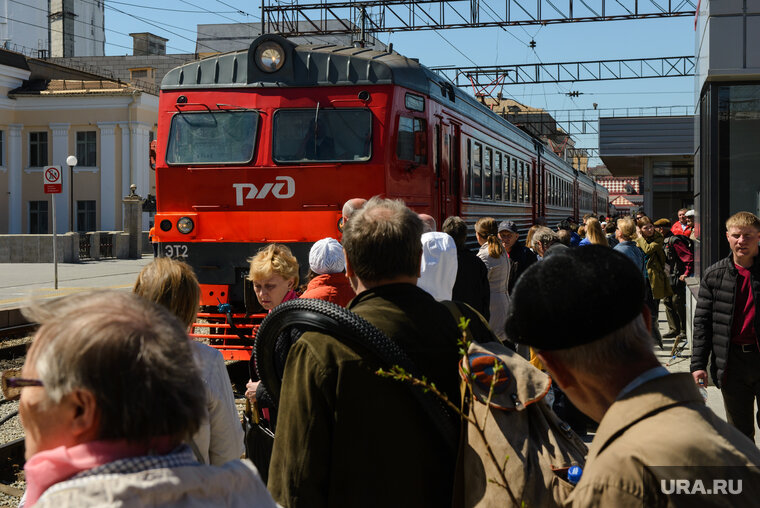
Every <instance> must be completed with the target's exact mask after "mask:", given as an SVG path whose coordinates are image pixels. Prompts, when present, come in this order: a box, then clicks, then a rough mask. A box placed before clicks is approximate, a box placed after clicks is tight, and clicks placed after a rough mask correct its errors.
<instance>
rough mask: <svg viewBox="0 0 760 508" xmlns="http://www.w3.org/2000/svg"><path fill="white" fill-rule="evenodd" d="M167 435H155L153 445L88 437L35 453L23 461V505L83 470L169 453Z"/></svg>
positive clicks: (32, 502)
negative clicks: (144, 456)
mask: <svg viewBox="0 0 760 508" xmlns="http://www.w3.org/2000/svg"><path fill="white" fill-rule="evenodd" d="M171 442H172V441H171V440H170V439H169V438H166V437H164V438H158V439H155V440H154V441H153V446H150V445H145V444H134V443H128V442H127V441H126V440H117V441H90V442H89V443H83V444H79V445H75V446H71V447H68V448H67V447H65V446H59V447H58V448H52V449H50V450H43V451H41V452H38V453H35V454H34V455H33V456H32V458H30V459H29V460H28V461H26V464H25V465H24V471H25V472H26V506H33V505H34V504H35V503H36V502H37V500H39V498H40V496H41V495H42V494H43V493H44V492H45V491H46V490H47V489H48V488H49V487H51V486H52V485H55V484H56V483H59V482H62V481H64V480H67V479H69V478H71V477H72V476H74V475H75V474H77V473H81V472H82V471H87V470H88V469H92V468H94V467H98V466H102V465H104V464H108V463H109V462H113V461H115V460H119V459H123V458H126V457H139V456H142V455H148V454H149V453H150V452H154V453H161V454H164V453H168V452H170V451H171V450H172V448H173V446H172V444H171Z"/></svg>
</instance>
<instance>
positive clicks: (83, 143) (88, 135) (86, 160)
mask: <svg viewBox="0 0 760 508" xmlns="http://www.w3.org/2000/svg"><path fill="white" fill-rule="evenodd" d="M97 147H98V139H97V133H96V132H95V131H83V132H77V164H78V165H79V166H83V167H87V168H92V167H95V166H97V165H98V150H97Z"/></svg>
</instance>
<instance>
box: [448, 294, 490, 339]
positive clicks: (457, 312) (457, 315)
mask: <svg viewBox="0 0 760 508" xmlns="http://www.w3.org/2000/svg"><path fill="white" fill-rule="evenodd" d="M440 303H442V304H443V305H444V306H445V307H446V308H447V309H449V312H450V313H451V315H452V317H453V318H454V322H455V323H456V325H457V328H459V323H460V322H461V321H462V318H465V316H464V313H462V309H461V308H460V307H459V306H460V305H463V306H464V307H465V308H466V309H467V314H469V315H470V316H472V317H471V318H470V321H471V322H472V319H477V320H478V321H479V322H480V325H481V326H480V328H483V329H484V330H488V335H489V336H490V337H489V340H483V339H481V340H476V339H475V337H474V336H473V335H472V330H471V326H468V327H467V328H465V330H464V332H465V334H466V336H467V340H468V341H469V342H498V343H499V344H501V341H500V340H499V338H498V337H497V336H496V334H494V333H493V330H491V327H490V326H489V325H488V321H487V320H486V318H484V317H483V315H482V314H481V313H480V312H478V311H476V310H475V309H473V308H472V307H470V306H469V305H467V304H466V303H464V302H455V301H453V300H441V302H440ZM465 319H467V318H465Z"/></svg>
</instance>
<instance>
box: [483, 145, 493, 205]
mask: <svg viewBox="0 0 760 508" xmlns="http://www.w3.org/2000/svg"><path fill="white" fill-rule="evenodd" d="M492 162H493V150H491V149H490V148H486V149H485V151H484V152H483V197H484V198H485V199H493V168H492V167H491V164H492Z"/></svg>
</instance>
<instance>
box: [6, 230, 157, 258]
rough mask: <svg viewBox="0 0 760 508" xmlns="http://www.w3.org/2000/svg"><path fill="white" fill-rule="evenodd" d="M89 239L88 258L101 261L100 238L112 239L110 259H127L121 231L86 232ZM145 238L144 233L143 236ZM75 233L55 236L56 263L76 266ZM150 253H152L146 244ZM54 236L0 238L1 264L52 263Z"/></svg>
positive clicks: (126, 242)
mask: <svg viewBox="0 0 760 508" xmlns="http://www.w3.org/2000/svg"><path fill="white" fill-rule="evenodd" d="M87 234H88V235H89V236H90V258H89V259H91V260H94V261H97V260H98V259H100V238H101V237H102V236H104V235H110V236H111V244H112V245H113V251H112V253H113V257H114V258H117V259H128V258H129V234H128V233H124V232H122V231H96V232H94V233H87ZM144 234H145V235H147V232H146V233H144ZM79 237H80V235H79V234H78V233H66V234H63V235H58V240H57V243H58V245H57V247H58V262H60V263H78V262H79V261H80V258H79ZM148 248H149V249H150V250H149V252H153V251H152V249H151V247H150V244H148ZM52 262H53V235H0V263H52Z"/></svg>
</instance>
